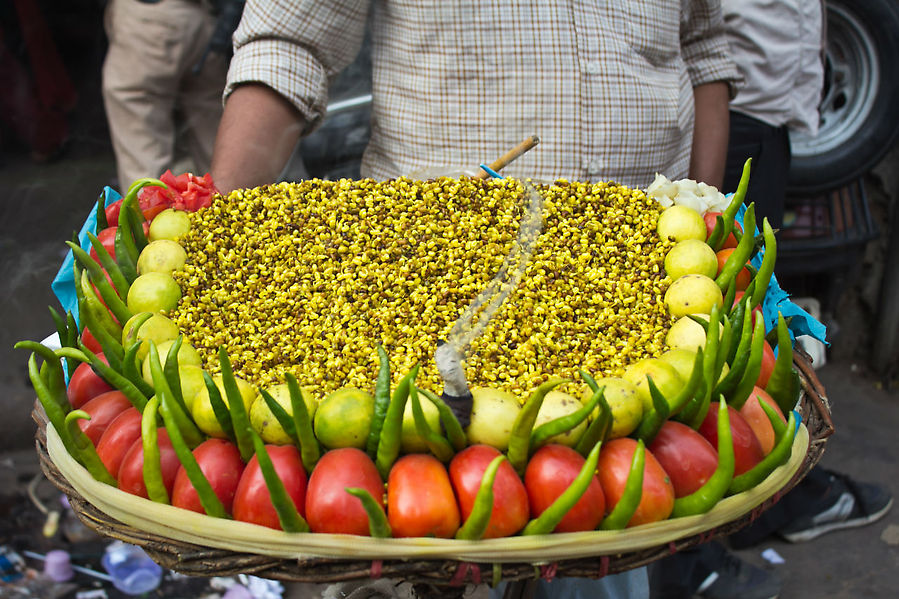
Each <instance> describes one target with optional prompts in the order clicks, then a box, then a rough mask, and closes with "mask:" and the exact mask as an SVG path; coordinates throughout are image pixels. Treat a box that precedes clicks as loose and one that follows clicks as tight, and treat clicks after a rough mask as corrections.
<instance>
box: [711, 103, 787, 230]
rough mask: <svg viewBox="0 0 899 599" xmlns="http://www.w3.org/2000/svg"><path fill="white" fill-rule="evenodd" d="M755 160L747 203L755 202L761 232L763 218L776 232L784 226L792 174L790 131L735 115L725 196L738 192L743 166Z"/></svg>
mask: <svg viewBox="0 0 899 599" xmlns="http://www.w3.org/2000/svg"><path fill="white" fill-rule="evenodd" d="M747 158H752V169H751V171H750V178H749V189H748V191H747V193H746V203H747V204H748V203H749V202H755V214H756V218H757V219H758V222H759V230H761V228H762V227H761V222H762V217H766V218H767V219H768V222H769V223H770V224H771V226H772V227H774V228H775V229H777V228H780V227H781V226H782V225H783V215H784V199H785V197H786V190H787V180H788V177H789V174H790V136H789V134H788V133H787V128H786V127H785V126H783V127H772V126H771V125H768V124H766V123H763V122H762V121H760V120H758V119H754V118H752V117H750V116H746V115H744V114H740V113H739V112H734V111H731V113H730V140H729V142H728V148H727V166H726V169H725V172H724V190H723V191H724V192H725V193H728V192H732V191H736V190H737V184H738V183H739V182H740V175H741V174H742V172H743V163H744V162H746V159H747Z"/></svg>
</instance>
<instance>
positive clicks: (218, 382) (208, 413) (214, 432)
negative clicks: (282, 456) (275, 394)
mask: <svg viewBox="0 0 899 599" xmlns="http://www.w3.org/2000/svg"><path fill="white" fill-rule="evenodd" d="M234 378H235V380H236V381H237V390H238V391H240V398H241V399H242V400H243V406H244V409H245V410H246V411H247V412H249V410H250V407H251V406H252V405H253V401H254V400H255V399H256V389H254V388H253V386H252V385H251V384H250V383H248V382H246V381H245V380H243V379H241V378H238V377H234ZM212 380H213V381H215V386H216V387H218V390H219V394H220V395H221V396H222V401H223V402H224V403H225V405H226V406H230V403H229V402H228V396H227V394H226V393H225V388H224V386H223V385H222V377H221V376H220V375H216V376H214V377H212ZM190 415H191V416H193V418H194V422H195V423H196V425H197V428H199V429H200V430H201V431H203V432H204V433H206V434H207V435H209V436H210V437H218V438H219V439H224V438H225V437H226V435H225V431H223V430H222V426H221V425H220V424H219V421H218V419H217V418H216V417H215V412H214V411H213V409H212V402H211V401H210V400H209V390H208V389H207V388H206V386H205V385H204V386H203V389H201V390H200V392H199V393H197V395H196V397H194V400H193V402H192V403H191V406H190Z"/></svg>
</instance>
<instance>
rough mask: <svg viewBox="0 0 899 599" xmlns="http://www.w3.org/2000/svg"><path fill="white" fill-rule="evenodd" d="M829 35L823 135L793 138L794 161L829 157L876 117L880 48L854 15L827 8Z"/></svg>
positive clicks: (822, 114)
mask: <svg viewBox="0 0 899 599" xmlns="http://www.w3.org/2000/svg"><path fill="white" fill-rule="evenodd" d="M827 36H828V38H827V49H826V57H825V69H824V94H823V98H822V100H821V104H820V113H821V116H820V126H819V129H818V135H817V136H815V137H811V136H809V135H808V134H806V133H795V134H791V136H790V144H791V146H792V153H793V156H794V157H795V158H804V157H809V156H816V155H820V154H824V153H827V152H829V151H831V150H833V149H835V148H838V147H840V146H842V145H844V144H846V143H847V142H849V141H850V140H851V139H852V138H853V137H854V136H855V134H856V132H857V131H858V130H859V128H860V127H862V126H863V124H864V122H865V121H866V119H867V118H868V117H869V115H870V114H871V110H872V109H873V106H874V101H875V100H876V97H877V90H878V89H879V88H880V66H879V63H878V57H877V51H876V49H875V48H876V45H875V43H874V40H873V39H872V37H871V35H870V33H869V32H868V30H867V29H866V28H865V27H864V25H862V23H861V22H860V21H859V20H858V19H857V18H856V17H855V16H854V15H852V14H851V13H848V12H846V11H845V10H844V9H843V8H841V7H838V6H828V8H827Z"/></svg>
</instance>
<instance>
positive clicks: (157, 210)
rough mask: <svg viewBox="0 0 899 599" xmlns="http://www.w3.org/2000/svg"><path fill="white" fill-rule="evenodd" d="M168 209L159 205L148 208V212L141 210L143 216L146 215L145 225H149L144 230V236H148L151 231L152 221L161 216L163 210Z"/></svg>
mask: <svg viewBox="0 0 899 599" xmlns="http://www.w3.org/2000/svg"><path fill="white" fill-rule="evenodd" d="M166 208H167V207H166V206H165V205H163V204H158V205H156V206H153V207H152V208H147V209H146V210H141V214H143V215H144V222H143V224H145V225H147V227H146V228H145V230H144V235H146V234H147V233H148V232H149V230H150V228H149V223H150V221H151V220H153V219H154V218H156V215H157V214H159V213H160V212H162V211H163V210H165V209H166Z"/></svg>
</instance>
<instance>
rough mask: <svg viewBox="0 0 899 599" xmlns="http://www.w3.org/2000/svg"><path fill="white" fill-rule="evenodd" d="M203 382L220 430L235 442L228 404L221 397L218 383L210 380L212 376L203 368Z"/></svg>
mask: <svg viewBox="0 0 899 599" xmlns="http://www.w3.org/2000/svg"><path fill="white" fill-rule="evenodd" d="M203 383H205V385H206V391H207V393H208V394H209V405H210V406H212V414H213V415H214V416H215V419H216V420H217V421H218V423H219V426H220V427H221V429H222V432H223V433H225V436H226V437H227V438H228V440H230V441H231V442H236V437H235V436H234V425H233V424H232V422H231V412H229V411H228V405H227V404H226V403H225V402H224V400H223V399H222V394H221V392H219V388H218V385H216V384H215V381H214V380H212V377H211V376H209V373H208V372H206V371H205V370H204V371H203Z"/></svg>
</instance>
